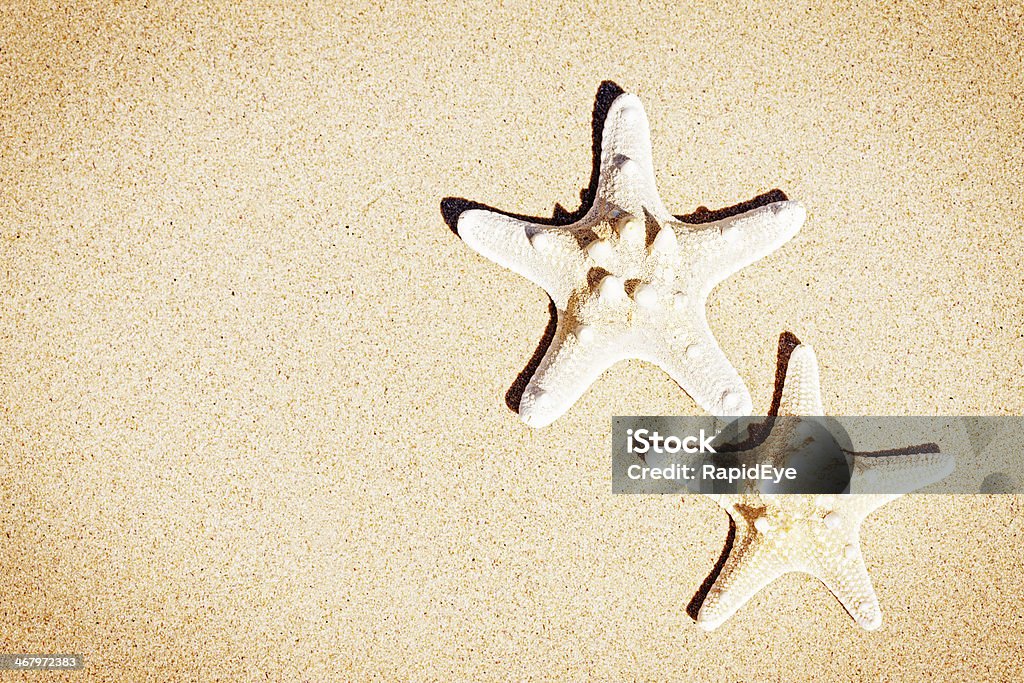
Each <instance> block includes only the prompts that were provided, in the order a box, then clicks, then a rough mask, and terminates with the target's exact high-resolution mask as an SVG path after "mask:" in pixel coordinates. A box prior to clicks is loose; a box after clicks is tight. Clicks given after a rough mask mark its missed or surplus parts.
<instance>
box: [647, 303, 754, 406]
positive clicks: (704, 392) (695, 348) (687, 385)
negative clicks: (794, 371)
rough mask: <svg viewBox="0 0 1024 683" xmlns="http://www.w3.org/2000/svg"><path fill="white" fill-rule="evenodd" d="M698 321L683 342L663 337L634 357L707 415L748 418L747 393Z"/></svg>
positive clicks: (748, 403) (706, 330)
mask: <svg viewBox="0 0 1024 683" xmlns="http://www.w3.org/2000/svg"><path fill="white" fill-rule="evenodd" d="M698 320H699V324H698V325H697V326H696V329H695V330H693V332H692V333H691V334H690V335H688V336H687V338H686V339H685V340H675V339H672V338H671V337H670V336H669V335H665V338H664V339H663V340H662V341H661V343H660V344H658V345H657V346H655V347H654V348H653V349H652V350H651V351H650V352H649V353H646V354H638V355H639V356H640V357H641V358H643V360H646V361H649V362H651V363H654V364H655V365H657V366H658V367H660V368H661V369H662V370H664V371H665V372H667V373H668V375H669V377H671V378H672V379H673V380H675V382H676V383H677V384H678V385H679V386H680V387H682V389H683V391H685V392H686V393H687V394H689V395H690V397H691V398H692V399H693V400H694V401H696V402H697V404H698V405H699V406H700V407H701V408H703V409H704V410H706V411H707V412H708V413H710V414H712V415H715V416H719V417H725V416H736V415H749V414H750V412H751V411H752V410H753V401H752V400H751V397H750V391H749V390H748V389H747V386H746V385H745V384H744V383H743V379H742V378H740V375H739V373H738V372H736V368H734V367H733V365H732V363H730V362H729V359H728V358H726V356H725V353H724V352H723V351H722V349H721V347H719V346H718V342H717V341H715V338H714V336H713V335H712V334H711V329H710V328H709V327H708V325H707V321H706V320H705V319H704V315H703V312H701V313H700V314H699V317H698Z"/></svg>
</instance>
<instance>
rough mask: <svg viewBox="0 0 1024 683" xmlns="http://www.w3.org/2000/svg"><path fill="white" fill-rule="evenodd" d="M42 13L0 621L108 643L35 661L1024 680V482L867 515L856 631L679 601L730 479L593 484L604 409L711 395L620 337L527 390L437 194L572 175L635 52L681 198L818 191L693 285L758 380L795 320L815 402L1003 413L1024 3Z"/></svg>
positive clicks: (829, 601)
mask: <svg viewBox="0 0 1024 683" xmlns="http://www.w3.org/2000/svg"><path fill="white" fill-rule="evenodd" d="M49 4H50V3H41V2H40V3H31V4H26V3H17V2H15V3H7V4H5V5H4V7H3V8H2V9H0V72H2V75H0V238H2V239H0V265H2V268H0V340H2V343H0V406H2V410H3V414H2V419H0V475H2V479H0V519H2V521H3V535H2V536H0V597H2V599H0V652H8V653H10V652H76V653H81V654H84V655H85V656H86V658H87V666H86V670H85V671H84V672H77V673H73V674H72V673H67V674H39V676H45V677H46V678H47V680H74V681H87V680H88V681H100V680H110V681H114V680H137V681H138V680H161V681H177V680H182V681H184V680H231V681H239V680H282V681H293V680H307V681H326V680H387V681H394V680H446V681H458V680H526V679H538V680H557V679H575V680H579V679H596V680H602V679H603V680H615V681H620V680H680V681H695V680H700V681H775V680H785V681H793V680H817V681H826V680H827V681H848V680H871V681H877V680H935V681H982V680H984V681H1001V680H1006V681H1009V680H1020V679H1021V677H1022V676H1024V635H1022V632H1024V608H1022V596H1024V572H1022V562H1021V554H1020V548H1021V546H1022V543H1024V521H1022V515H1024V504H1022V503H1024V499H1022V498H1020V497H1015V496H981V495H975V496H960V497H948V496H911V497H906V498H903V499H901V500H899V501H897V502H895V503H893V504H890V505H888V506H886V507H884V508H882V509H881V510H880V511H879V512H877V513H876V514H874V515H873V516H872V517H871V518H870V519H869V521H868V522H867V524H866V525H865V526H864V529H863V546H864V552H865V558H866V562H867V565H868V568H869V571H870V573H871V575H872V578H873V580H874V583H875V587H876V590H877V593H878V595H879V598H880V601H881V605H882V611H883V614H884V623H883V625H882V627H881V629H879V630H878V631H876V632H871V633H868V632H864V631H861V630H859V629H858V628H857V627H856V626H855V625H854V624H853V622H852V620H851V619H850V618H849V617H848V615H846V613H845V612H844V611H843V610H842V608H841V606H840V605H839V603H838V602H837V601H836V600H835V599H834V598H833V597H832V596H831V595H830V594H829V593H828V591H827V590H826V589H825V588H824V587H823V586H822V585H820V584H818V583H817V582H816V581H814V580H813V579H810V578H808V577H802V576H798V575H790V576H788V577H786V578H784V579H783V580H780V581H778V582H776V583H774V584H772V585H771V586H770V587H769V588H767V589H766V590H765V591H763V592H762V593H761V594H760V595H758V596H757V597H756V598H755V599H754V600H753V601H751V602H750V603H749V604H748V605H747V606H746V607H744V608H743V609H742V610H741V611H740V612H739V613H737V614H736V616H735V617H734V618H732V619H731V620H730V621H729V622H727V623H726V624H725V625H724V626H723V627H722V628H721V629H720V630H719V631H716V632H714V633H712V634H705V633H703V632H701V631H699V630H698V629H697V627H696V626H695V624H694V622H693V619H692V618H691V616H690V615H689V614H688V611H687V606H688V605H689V604H690V601H691V600H692V599H693V597H694V595H695V594H696V592H697V590H698V589H699V587H700V586H701V584H702V582H703V581H704V580H705V578H706V577H707V576H708V574H709V572H710V571H711V569H712V568H713V567H714V565H715V562H716V560H717V559H718V558H719V556H720V555H721V553H722V550H723V548H724V544H725V540H726V534H727V529H728V521H727V517H726V514H725V513H724V512H723V511H721V510H720V509H719V508H718V507H717V506H716V505H714V504H713V503H712V502H711V501H709V500H706V499H703V498H701V497H699V496H693V497H687V498H686V499H681V498H679V497H673V496H661V497H637V496H613V495H612V494H611V458H610V440H611V418H612V416H613V415H635V414H680V415H685V414H695V413H696V412H697V410H698V409H697V407H696V406H695V405H694V404H693V402H692V401H691V400H690V399H689V398H688V397H687V396H686V395H685V394H684V393H683V392H682V391H680V390H679V388H678V387H677V386H676V385H675V384H673V383H672V381H671V380H670V379H669V378H668V377H667V376H666V375H664V374H663V373H662V372H660V371H658V370H657V369H656V368H654V367H652V366H650V365H646V364H643V363H640V362H629V363H622V364H619V365H617V366H615V367H614V368H612V369H611V370H610V371H608V372H607V373H606V374H605V375H603V376H602V378H601V379H600V380H599V381H598V382H597V383H596V384H595V385H594V386H593V387H592V388H591V389H590V390H589V391H588V392H587V393H586V394H585V395H584V397H583V398H582V399H581V400H580V401H579V403H578V404H577V405H576V406H575V407H574V408H573V409H572V410H571V411H570V412H569V413H568V414H567V415H566V416H565V417H563V418H562V419H560V420H559V421H557V422H556V423H555V424H553V425H552V426H551V427H549V428H547V429H544V430H542V431H533V430H530V429H529V428H527V427H525V426H524V425H523V424H522V423H521V422H520V421H519V420H518V418H517V416H516V415H515V414H514V413H513V412H512V411H511V410H510V409H509V407H508V406H507V405H506V393H507V392H508V391H509V389H510V387H512V386H513V384H514V383H515V382H516V379H517V377H518V376H519V374H520V373H521V371H522V370H523V368H524V367H525V366H526V365H527V363H528V362H529V360H530V358H531V357H532V356H533V354H534V352H535V350H536V348H537V345H538V344H539V343H540V342H541V340H542V338H543V335H544V330H545V327H546V325H547V324H548V321H549V311H548V301H547V297H546V295H545V294H544V293H543V292H542V291H541V290H540V289H539V288H537V287H535V286H533V285H531V284H530V283H528V282H526V281H525V280H523V279H521V278H519V277H517V276H516V275H514V274H513V273H511V272H509V271H507V270H504V269H502V268H500V267H498V266H496V265H495V264H493V263H491V262H489V261H487V260H485V259H483V258H481V257H479V256H478V255H477V254H475V253H474V252H473V251H472V250H470V249H469V248H468V247H467V246H466V245H465V244H463V243H462V241H461V240H460V239H459V238H458V237H457V236H456V235H455V234H453V232H452V231H451V230H450V229H449V226H448V225H447V224H446V220H445V218H446V217H445V216H444V215H443V214H442V211H441V206H442V202H443V201H444V200H445V199H449V200H454V199H465V200H468V201H473V202H479V203H482V204H486V205H490V206H494V207H497V208H499V209H502V210H506V211H510V212H515V213H519V214H525V215H531V216H538V217H548V218H550V217H552V215H553V212H555V213H556V214H557V215H564V214H562V213H559V212H560V211H561V210H562V209H564V211H567V212H573V211H575V210H577V209H578V208H579V206H580V191H581V189H583V188H586V187H587V186H588V183H589V180H590V172H591V168H592V149H591V140H592V132H593V131H592V125H591V123H592V122H591V117H592V112H593V108H594V103H595V97H596V96H597V94H598V91H599V88H601V84H602V83H603V82H605V81H608V82H611V83H614V84H616V85H617V86H618V87H621V88H623V89H625V90H628V91H630V92H634V93H636V94H637V95H639V96H640V98H641V99H642V101H643V102H644V104H645V106H646V109H647V113H648V116H649V118H650V121H651V133H652V138H653V141H654V163H655V170H656V175H657V178H658V182H659V186H660V190H661V194H662V197H663V199H664V200H665V202H666V204H667V205H668V207H669V208H670V209H671V210H672V211H674V212H676V213H678V214H688V213H692V212H693V211H694V210H696V209H697V208H698V207H699V206H707V207H710V208H712V209H714V208H720V207H726V206H730V205H733V204H736V203H738V202H742V201H744V200H748V199H750V198H752V197H755V196H757V195H759V194H762V193H765V192H769V191H771V190H775V189H778V190H781V191H782V192H784V193H786V194H787V195H788V196H789V197H791V198H793V199H798V200H799V201H801V202H803V204H804V205H805V206H806V207H807V209H808V212H809V216H808V220H807V222H806V224H805V226H804V228H803V230H802V231H801V233H800V234H799V235H798V236H797V237H796V238H795V239H794V240H793V241H792V242H791V243H789V244H788V245H786V246H785V247H783V248H782V249H781V250H779V251H778V252H776V253H774V254H772V255H771V256H769V257H767V258H765V259H764V260H762V261H761V262H759V263H757V264H755V265H754V266H752V267H750V268H747V269H745V270H744V271H742V272H741V273H739V274H738V275H736V276H734V277H732V278H730V279H729V280H727V281H726V282H725V283H723V284H722V285H721V286H720V287H719V288H718V289H716V290H715V292H714V293H713V294H712V297H711V300H710V302H709V311H708V315H709V319H710V322H711V326H712V329H713V330H714V331H715V333H716V336H717V338H718V340H719V341H720V343H721V346H722V347H723V349H724V350H725V352H726V354H727V355H728V356H729V358H730V359H731V360H732V361H733V362H734V364H735V365H736V367H737V369H738V370H739V372H740V375H741V376H742V377H743V378H744V379H745V380H746V381H747V383H748V386H749V387H750V389H751V392H752V394H753V397H754V404H755V406H756V407H757V406H761V407H762V409H766V408H767V405H768V402H769V401H770V398H771V394H772V382H773V380H774V373H775V353H776V347H777V342H778V338H779V335H780V334H781V333H782V332H784V331H791V332H793V333H794V334H796V335H798V336H799V337H800V338H801V339H803V340H804V341H806V342H809V343H811V344H813V345H814V347H815V349H816V350H817V354H818V358H819V360H820V362H821V366H822V367H821V373H822V385H823V391H824V401H825V405H826V407H827V409H828V410H829V411H830V412H832V413H833V414H840V415H841V414H854V415H857V414H879V415H887V414H896V415H904V414H911V415H912V414H921V415H958V414H978V415H992V414H995V415H999V414H1021V413H1022V411H1024V372H1022V368H1024V333H1022V327H1021V320H1022V316H1024V292H1022V284H1021V272H1022V265H1024V264H1022V261H1024V240H1022V239H1021V222H1022V218H1024V189H1022V187H1024V186H1022V184H1021V177H1022V176H1024V149H1022V146H1024V143H1022V140H1024V137H1022V135H1021V133H1022V125H1024V113H1022V112H1024V106H1022V105H1024V75H1022V74H1024V57H1022V50H1021V47H1020V45H1021V44H1020V36H1019V28H1020V25H1021V21H1022V19H1024V12H1022V5H1021V4H1020V3H1019V2H1013V3H1005V2H1001V3H994V2H988V1H986V2H984V3H982V4H980V5H979V4H977V3H974V4H967V3H942V4H943V5H944V6H943V7H942V8H940V9H933V8H931V7H929V6H928V5H927V4H923V5H922V4H909V3H898V4H891V5H890V6H887V7H878V6H874V7H862V6H861V5H862V4H861V3H833V4H831V6H830V8H828V9H823V8H821V7H818V6H816V5H813V4H809V3H799V2H798V3H795V4H794V3H792V2H786V3H781V2H780V3H770V2H766V3H758V4H744V3H709V6H707V7H703V8H694V7H686V6H684V3H656V4H646V3H640V4H638V3H635V2H628V3H616V4H614V5H612V4H608V5H607V7H606V8H603V9H598V8H596V7H580V6H579V4H578V3H566V4H565V5H561V6H556V5H554V4H552V3H526V2H513V3H509V4H507V5H506V6H502V7H500V8H496V7H494V3H479V4H475V5H470V4H462V3H460V4H458V5H457V6H452V5H451V4H449V3H440V2H438V3H432V4H430V5H429V6H423V7H422V8H419V9H416V10H413V9H410V8H408V7H407V3H391V4H389V5H387V6H385V7H379V6H377V5H376V4H373V5H366V6H356V4H355V3H326V4H320V3H295V4H294V5H295V6H292V5H293V4H292V3H280V5H264V4H257V3H246V4H244V5H241V4H237V3H227V2H225V3H208V4H200V3H194V2H188V1H184V2H177V3H173V4H168V6H161V7H157V6H156V5H163V3H149V4H150V7H148V8H147V7H145V6H143V5H141V4H139V3H134V2H118V3H111V2H98V3H95V4H90V5H87V4H85V3H76V6H75V7H74V8H70V9H57V10H54V9H49V8H48V5H49ZM233 5H237V6H233ZM281 6H287V7H290V9H282V7H281ZM454 205H456V206H457V205H458V203H457V202H456V203H455V204H454ZM446 206H447V207H451V206H453V203H452V202H451V201H450V202H449V203H448V204H446ZM560 207H561V208H560ZM28 677H30V676H26V675H25V674H12V673H8V674H6V675H4V674H2V673H0V678H3V679H4V680H8V679H9V680H25V679H27V678H28Z"/></svg>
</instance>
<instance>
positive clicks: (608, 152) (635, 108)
mask: <svg viewBox="0 0 1024 683" xmlns="http://www.w3.org/2000/svg"><path fill="white" fill-rule="evenodd" d="M616 208H617V209H619V210H622V211H626V212H629V213H632V214H633V215H635V216H638V217H641V218H642V217H643V216H644V209H645V208H646V209H647V210H648V211H650V212H651V213H652V214H653V215H654V216H655V217H656V218H657V219H658V220H660V221H665V220H670V219H671V215H670V214H669V212H668V209H666V208H665V205H664V204H663V203H662V201H661V198H660V197H659V196H658V190H657V185H656V183H655V179H654V161H653V159H652V155H651V132H650V126H649V125H648V123H647V114H646V113H645V112H644V106H643V105H642V104H641V103H640V98H638V97H637V96H636V95H631V94H628V93H623V94H622V95H619V96H618V97H617V98H615V101H614V102H612V105H611V107H609V108H608V115H607V117H606V118H605V121H604V130H603V132H602V134H601V168H600V178H599V180H598V185H597V198H596V200H595V202H594V208H593V209H592V211H598V212H601V213H606V212H608V211H609V210H610V209H616Z"/></svg>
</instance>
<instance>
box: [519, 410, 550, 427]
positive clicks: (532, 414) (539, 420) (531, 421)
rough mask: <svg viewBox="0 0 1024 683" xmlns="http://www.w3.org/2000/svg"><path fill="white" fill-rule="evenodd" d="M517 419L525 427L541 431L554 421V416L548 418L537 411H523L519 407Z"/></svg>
mask: <svg viewBox="0 0 1024 683" xmlns="http://www.w3.org/2000/svg"><path fill="white" fill-rule="evenodd" d="M519 419H520V420H522V421H523V422H524V423H525V424H526V426H527V427H532V428H534V429H543V428H544V427H547V426H548V425H549V424H551V423H552V422H554V421H555V417H554V416H548V415H544V414H543V413H540V412H538V411H534V410H530V409H524V408H522V407H521V406H520V408H519Z"/></svg>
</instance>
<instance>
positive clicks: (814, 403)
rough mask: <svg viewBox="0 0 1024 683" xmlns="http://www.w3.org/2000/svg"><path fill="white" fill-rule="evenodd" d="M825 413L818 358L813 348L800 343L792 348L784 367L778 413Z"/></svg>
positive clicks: (812, 414)
mask: <svg viewBox="0 0 1024 683" xmlns="http://www.w3.org/2000/svg"><path fill="white" fill-rule="evenodd" d="M824 414H825V407H824V406H823V405H822V403H821V385H820V383H819V378H818V359H817V357H816V356H815V355H814V349H813V348H811V347H810V346H809V345H807V344H801V345H800V346H797V347H796V348H795V349H793V353H792V355H791V356H790V357H789V365H788V366H787V368H786V380H785V384H784V385H783V387H782V398H781V400H780V402H779V415H807V416H816V415H818V416H820V415H824Z"/></svg>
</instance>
